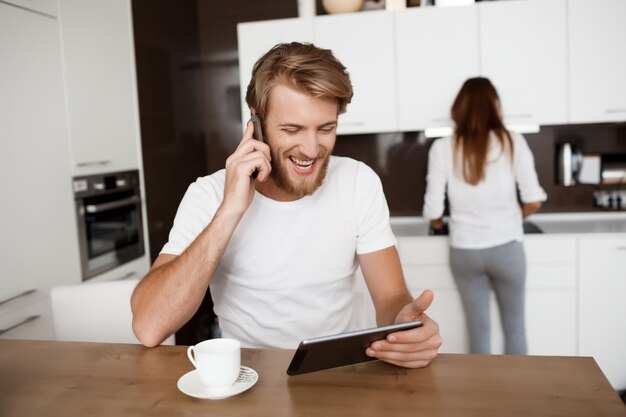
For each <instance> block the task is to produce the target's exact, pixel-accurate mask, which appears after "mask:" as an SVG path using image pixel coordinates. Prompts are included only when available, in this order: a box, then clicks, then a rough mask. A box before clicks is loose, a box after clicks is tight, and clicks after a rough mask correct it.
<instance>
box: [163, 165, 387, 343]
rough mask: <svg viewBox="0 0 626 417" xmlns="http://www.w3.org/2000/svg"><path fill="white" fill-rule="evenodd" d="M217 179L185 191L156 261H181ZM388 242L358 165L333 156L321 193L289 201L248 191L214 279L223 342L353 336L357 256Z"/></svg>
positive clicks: (374, 190) (207, 215) (382, 211)
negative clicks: (175, 257) (248, 200)
mask: <svg viewBox="0 0 626 417" xmlns="http://www.w3.org/2000/svg"><path fill="white" fill-rule="evenodd" d="M224 179H225V171H224V170H221V171H218V172H216V173H214V174H212V175H209V176H206V177H203V178H198V180H197V181H196V182H195V183H193V184H191V185H190V187H189V189H188V190H187V193H186V194H185V196H184V197H183V200H182V201H181V203H180V206H179V208H178V212H177V214H176V218H175V220H174V226H173V228H172V230H171V231H170V236H169V241H168V242H167V244H166V245H165V246H164V247H163V250H162V251H161V253H169V254H174V255H179V254H181V253H182V252H183V251H184V250H185V249H186V248H187V247H188V246H189V245H190V244H191V243H192V242H193V241H194V240H195V238H196V237H197V236H198V235H199V234H200V233H201V232H202V231H203V230H204V229H205V227H206V226H207V225H208V224H209V223H210V221H211V219H212V218H213V215H214V214H215V211H216V210H217V208H218V207H219V205H220V203H221V201H222V198H223V194H224ZM395 243H396V240H395V237H394V235H393V233H392V231H391V227H390V225H389V209H388V207H387V202H386V200H385V196H384V194H383V190H382V186H381V183H380V179H379V178H378V176H377V175H376V174H375V173H374V171H372V170H371V169H370V168H369V167H368V166H367V165H365V164H363V163H362V162H358V161H355V160H353V159H349V158H341V157H331V160H330V163H329V167H328V173H327V175H326V179H325V180H324V183H323V184H322V186H321V187H320V188H319V189H318V190H316V191H315V193H313V195H310V196H306V197H303V198H301V199H299V200H296V201H291V202H278V201H275V200H271V199H269V198H267V197H265V196H263V195H262V194H260V193H258V192H257V193H255V195H254V199H253V201H252V204H251V205H250V207H249V208H248V210H247V211H246V213H245V214H244V216H243V218H242V219H241V222H240V223H239V225H238V226H237V228H236V229H235V232H234V234H233V236H232V239H231V240H230V243H229V244H228V247H227V249H226V252H225V253H224V256H223V257H222V259H221V261H220V263H219V265H218V267H217V270H216V271H215V274H214V275H213V278H212V280H211V295H212V297H213V302H214V308H215V313H216V314H217V316H218V317H219V324H220V329H221V331H222V334H223V336H224V337H232V338H235V339H238V340H240V341H241V342H242V345H243V346H245V347H278V348H288V349H295V348H296V347H297V345H298V343H299V342H300V341H301V340H302V339H306V338H310V337H316V336H323V335H328V334H334V333H340V332H344V331H347V330H352V328H353V327H352V324H353V321H354V317H353V315H354V312H353V307H354V285H355V283H356V281H355V276H354V272H355V270H356V268H357V258H356V254H364V253H369V252H374V251H377V250H381V249H385V248H388V247H390V246H393V245H395Z"/></svg>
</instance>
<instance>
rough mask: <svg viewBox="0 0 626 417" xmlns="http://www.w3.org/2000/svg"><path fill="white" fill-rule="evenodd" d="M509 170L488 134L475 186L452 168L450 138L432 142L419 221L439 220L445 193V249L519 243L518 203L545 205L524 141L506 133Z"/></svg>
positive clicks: (503, 153)
mask: <svg viewBox="0 0 626 417" xmlns="http://www.w3.org/2000/svg"><path fill="white" fill-rule="evenodd" d="M511 137H512V139H513V152H514V153H513V165H512V166H511V159H510V158H509V153H508V151H507V150H506V148H505V149H504V150H503V149H502V146H501V145H500V142H499V141H498V139H497V137H496V136H495V134H492V135H491V137H490V141H489V149H488V151H487V165H486V167H485V178H484V179H483V181H481V182H480V183H478V184H477V185H471V184H469V183H467V182H465V180H464V179H463V174H462V171H461V170H460V169H455V168H454V149H453V147H454V141H453V140H452V137H446V138H442V139H437V140H435V142H434V143H433V144H432V146H431V148H430V152H429V154H428V175H427V176H426V181H427V185H426V195H425V196H424V209H423V216H424V217H425V218H426V219H428V220H433V219H438V218H440V217H441V216H442V215H443V211H444V200H445V197H446V193H447V195H448V202H449V205H450V223H449V229H450V236H449V239H450V245H451V246H452V247H455V248H464V249H483V248H490V247H493V246H497V245H501V244H504V243H507V242H510V241H512V240H518V241H521V240H522V237H523V235H524V232H523V228H522V223H523V219H522V210H521V207H520V204H519V202H518V197H517V191H518V188H519V195H520V199H521V201H522V202H524V203H531V202H536V201H545V200H546V199H547V195H546V193H545V191H544V190H543V188H541V186H540V185H539V181H538V179H537V173H536V171H535V165H534V159H533V154H532V152H531V151H530V148H529V147H528V144H527V143H526V140H525V139H524V137H523V136H522V135H520V134H518V133H514V132H511Z"/></svg>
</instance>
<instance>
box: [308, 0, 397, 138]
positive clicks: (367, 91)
mask: <svg viewBox="0 0 626 417" xmlns="http://www.w3.org/2000/svg"><path fill="white" fill-rule="evenodd" d="M314 34H315V44H316V45H317V46H319V47H322V48H329V49H331V50H332V51H333V53H334V54H335V56H336V57H337V58H338V59H339V61H341V63H342V64H343V65H344V66H345V67H346V68H347V70H348V72H349V73H350V78H351V81H352V86H353V88H354V97H353V99H352V102H351V103H350V104H349V105H348V111H347V113H345V114H343V115H341V116H339V126H338V128H337V133H340V134H351V133H368V132H369V133H376V132H391V131H395V130H397V123H396V84H395V82H394V76H395V54H394V48H393V42H394V39H393V14H391V13H388V12H386V11H384V10H383V11H377V12H367V13H349V14H344V15H332V16H331V15H329V16H321V17H318V18H316V19H314Z"/></svg>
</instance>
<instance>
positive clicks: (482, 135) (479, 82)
mask: <svg viewBox="0 0 626 417" xmlns="http://www.w3.org/2000/svg"><path fill="white" fill-rule="evenodd" d="M450 113H451V116H452V120H454V123H455V125H456V126H455V129H454V151H455V152H454V154H455V158H454V160H455V166H456V167H457V168H458V167H459V165H458V163H459V162H461V167H462V169H461V172H462V173H463V178H464V179H465V181H466V182H468V183H470V184H472V185H476V184H478V183H479V182H481V181H482V180H483V179H484V178H485V164H486V159H487V150H488V148H489V135H490V132H491V131H493V132H494V133H495V135H496V137H497V138H498V140H499V141H500V144H501V145H502V149H503V150H504V149H508V151H509V157H510V158H511V161H513V140H512V139H511V134H510V133H509V131H508V130H507V129H506V128H505V127H504V123H503V122H502V117H501V116H500V99H499V98H498V93H497V91H496V89H495V87H494V86H493V84H491V81H489V80H488V79H487V78H483V77H477V78H470V79H468V80H467V81H465V83H464V84H463V87H461V91H459V94H458V95H457V97H456V99H455V100H454V104H453V105H452V109H451V111H450Z"/></svg>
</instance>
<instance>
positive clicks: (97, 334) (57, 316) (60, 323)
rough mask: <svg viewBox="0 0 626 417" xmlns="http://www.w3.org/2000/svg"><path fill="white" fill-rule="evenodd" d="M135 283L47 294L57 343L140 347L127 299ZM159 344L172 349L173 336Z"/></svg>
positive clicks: (63, 289) (87, 285)
mask: <svg viewBox="0 0 626 417" xmlns="http://www.w3.org/2000/svg"><path fill="white" fill-rule="evenodd" d="M138 283H139V280H138V279H126V280H120V281H105V282H94V283H85V284H79V285H64V286H59V287H54V288H52V289H51V290H50V301H51V303H52V319H53V324H54V330H55V332H56V338H57V340H64V341H79V342H109V343H140V342H139V340H138V339H137V337H136V336H135V334H134V333H133V329H132V320H133V314H132V311H131V309H130V297H131V295H132V294H133V290H134V289H135V287H136V286H137V284H138ZM163 344H165V345H173V344H174V336H170V337H169V338H167V339H166V340H165V341H164V342H163Z"/></svg>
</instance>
